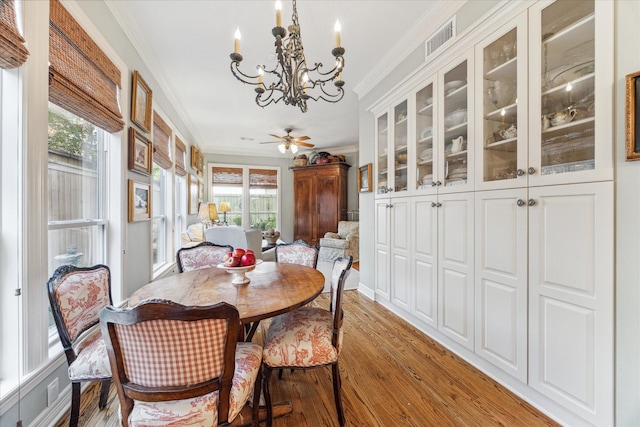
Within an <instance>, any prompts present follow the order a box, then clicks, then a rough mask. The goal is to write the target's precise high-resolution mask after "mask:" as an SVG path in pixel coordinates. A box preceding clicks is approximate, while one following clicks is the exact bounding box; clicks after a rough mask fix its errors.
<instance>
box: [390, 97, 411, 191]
mask: <svg viewBox="0 0 640 427" xmlns="http://www.w3.org/2000/svg"><path fill="white" fill-rule="evenodd" d="M393 120H394V127H393V187H392V188H393V191H394V192H395V193H402V192H407V190H408V187H407V184H408V171H409V169H408V157H407V155H408V150H407V142H408V133H409V132H408V131H409V125H408V123H409V115H408V111H407V101H406V100H404V101H402V102H401V103H400V104H398V105H396V106H395V107H394V108H393ZM389 169H390V170H391V168H389Z"/></svg>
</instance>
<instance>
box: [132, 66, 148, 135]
mask: <svg viewBox="0 0 640 427" xmlns="http://www.w3.org/2000/svg"><path fill="white" fill-rule="evenodd" d="M131 92H132V93H131V121H132V122H133V123H135V124H137V125H138V126H140V128H141V129H142V130H144V131H145V132H151V106H152V105H153V104H152V96H153V93H152V92H151V88H150V87H149V85H147V82H145V81H144V79H143V78H142V76H141V75H140V73H138V71H137V70H134V72H133V88H132V91H131Z"/></svg>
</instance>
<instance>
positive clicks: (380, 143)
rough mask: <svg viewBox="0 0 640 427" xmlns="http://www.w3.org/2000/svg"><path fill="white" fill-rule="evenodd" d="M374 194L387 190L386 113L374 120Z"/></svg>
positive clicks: (387, 131) (387, 127)
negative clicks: (375, 153)
mask: <svg viewBox="0 0 640 427" xmlns="http://www.w3.org/2000/svg"><path fill="white" fill-rule="evenodd" d="M376 140H377V141H376V152H377V155H376V193H378V194H384V193H386V192H387V191H388V190H389V188H390V187H389V186H390V185H391V184H390V183H389V173H388V169H389V149H388V147H389V119H388V115H387V113H384V114H382V115H381V116H379V117H378V118H377V120H376Z"/></svg>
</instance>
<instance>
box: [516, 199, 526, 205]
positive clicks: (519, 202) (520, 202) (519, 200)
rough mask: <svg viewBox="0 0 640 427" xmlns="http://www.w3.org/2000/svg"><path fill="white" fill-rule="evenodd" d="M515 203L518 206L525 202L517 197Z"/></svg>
mask: <svg viewBox="0 0 640 427" xmlns="http://www.w3.org/2000/svg"><path fill="white" fill-rule="evenodd" d="M516 204H517V205H518V206H524V205H525V204H526V203H525V201H524V200H522V199H518V201H517V202H516Z"/></svg>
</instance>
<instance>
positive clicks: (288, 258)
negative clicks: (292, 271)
mask: <svg viewBox="0 0 640 427" xmlns="http://www.w3.org/2000/svg"><path fill="white" fill-rule="evenodd" d="M276 262H282V263H288V264H300V265H306V266H307V267H313V268H316V267H317V266H318V250H317V249H316V248H314V247H313V246H311V245H309V244H307V242H305V241H304V240H296V241H295V242H291V243H282V244H279V245H277V246H276Z"/></svg>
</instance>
